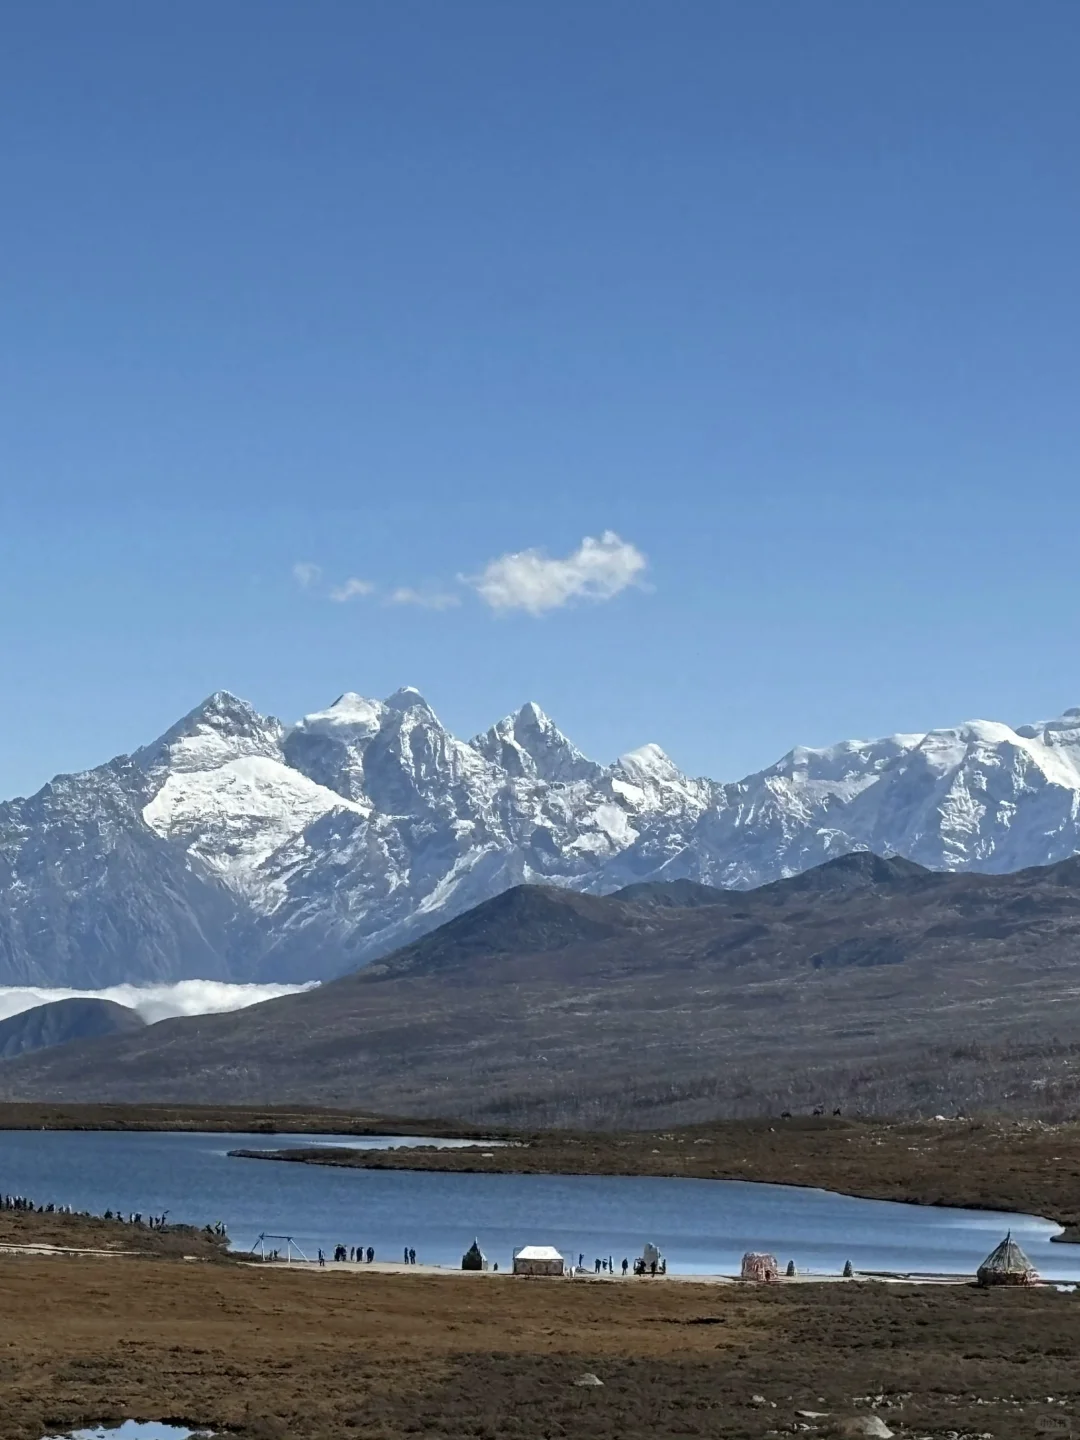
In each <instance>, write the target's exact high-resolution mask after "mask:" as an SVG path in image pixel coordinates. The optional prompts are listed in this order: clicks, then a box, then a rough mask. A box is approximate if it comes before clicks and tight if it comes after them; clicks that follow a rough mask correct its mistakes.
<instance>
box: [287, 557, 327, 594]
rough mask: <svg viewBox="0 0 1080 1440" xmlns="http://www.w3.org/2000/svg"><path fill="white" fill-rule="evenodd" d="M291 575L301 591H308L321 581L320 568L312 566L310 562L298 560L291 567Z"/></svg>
mask: <svg viewBox="0 0 1080 1440" xmlns="http://www.w3.org/2000/svg"><path fill="white" fill-rule="evenodd" d="M292 573H293V579H294V580H295V581H296V583H297V584H298V585H299V586H300V589H301V590H310V589H311V587H312V585H317V584H318V583H319V581H320V580H321V579H322V566H321V565H313V564H312V562H311V561H310V560H298V561H297V562H296V564H295V565H294V566H293V567H292Z"/></svg>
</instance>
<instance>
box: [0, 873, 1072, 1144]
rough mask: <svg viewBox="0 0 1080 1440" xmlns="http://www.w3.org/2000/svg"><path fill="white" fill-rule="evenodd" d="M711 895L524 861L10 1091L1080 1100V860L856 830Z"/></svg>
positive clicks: (852, 1106)
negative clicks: (511, 884) (884, 855)
mask: <svg viewBox="0 0 1080 1440" xmlns="http://www.w3.org/2000/svg"><path fill="white" fill-rule="evenodd" d="M679 894H680V892H679V891H676V892H674V896H675V898H678V895H679ZM685 898H686V899H687V900H689V901H690V902H691V903H689V904H681V905H680V904H662V903H658V896H657V892H656V890H655V888H653V887H650V889H649V891H648V892H646V893H645V894H644V895H643V894H642V892H641V891H640V890H639V889H637V888H636V887H635V889H633V890H631V891H629V892H627V893H623V894H617V895H614V896H610V897H605V898H601V897H598V896H589V895H581V894H577V893H574V892H569V891H565V890H559V889H549V888H543V887H536V886H520V887H518V888H516V889H514V890H511V891H508V892H506V893H505V894H503V895H500V896H498V897H496V898H495V899H493V900H490V901H486V902H485V903H484V904H482V905H479V906H477V907H476V908H475V909H473V910H471V911H469V912H467V913H466V914H464V915H461V916H458V917H457V918H456V919H454V920H452V921H450V922H449V923H447V924H446V925H443V926H441V927H440V928H439V929H438V930H436V931H434V932H433V933H432V934H430V935H428V936H425V937H424V938H423V939H421V940H419V941H417V942H416V943H415V944H413V945H410V946H407V947H405V948H404V949H401V950H399V951H397V952H395V953H394V954H393V955H391V956H389V957H387V959H386V960H384V961H382V962H376V963H375V964H373V965H370V966H368V967H366V968H365V969H364V970H362V971H360V972H358V973H357V974H355V975H351V976H348V977H346V978H344V979H342V980H338V981H335V982H334V983H332V984H328V985H324V986H322V987H321V988H320V989H317V990H312V991H309V992H307V993H305V994H302V995H297V996H290V997H288V998H285V999H281V1000H274V1001H271V1002H269V1003H267V1004H264V1005H259V1006H255V1007H253V1008H251V1009H249V1010H243V1011H239V1012H236V1013H233V1014H227V1015H212V1016H203V1017H200V1018H197V1019H185V1020H169V1021H164V1022H162V1023H160V1024H158V1025H155V1026H153V1027H152V1028H151V1029H150V1030H148V1031H146V1032H144V1033H142V1034H137V1035H130V1036H124V1037H121V1038H119V1039H115V1040H111V1041H103V1042H98V1043H96V1044H95V1045H94V1046H93V1047H92V1048H91V1047H85V1046H81V1045H71V1046H66V1047H65V1048H64V1049H63V1050H60V1051H52V1052H45V1053H42V1054H40V1055H36V1056H28V1057H26V1058H25V1059H22V1060H19V1061H16V1062H13V1063H12V1064H10V1065H6V1066H4V1067H3V1069H2V1071H0V1097H3V1098H9V1099H20V1098H21V1099H36V1100H46V1099H68V1100H74V1099H81V1100H102V1101H105V1100H112V1101H118V1100H128V1101H144V1102H149V1101H169V1102H180V1101H191V1102H196V1101H206V1100H214V1101H216V1102H221V1103H223V1102H225V1101H226V1100H227V1101H229V1102H236V1103H245V1102H260V1103H272V1102H288V1103H299V1102H305V1101H306V1102H313V1103H315V1102H317V1103H324V1104H339V1103H340V1104H362V1105H364V1106H367V1107H370V1108H372V1109H377V1110H381V1111H382V1112H384V1113H396V1114H431V1115H440V1114H441V1115H452V1114H456V1115H461V1116H466V1117H473V1118H479V1119H488V1120H491V1121H496V1120H502V1121H506V1122H508V1123H514V1122H529V1123H531V1122H534V1121H537V1122H540V1121H544V1122H575V1123H579V1124H592V1123H620V1124H629V1125H635V1124H641V1125H648V1124H653V1123H661V1124H662V1123H670V1122H671V1121H674V1120H677V1119H687V1120H693V1119H697V1118H703V1117H704V1116H706V1115H710V1114H714V1115H715V1114H751V1113H760V1112H761V1111H762V1110H766V1109H769V1108H772V1109H774V1110H780V1109H783V1108H785V1107H787V1106H791V1107H793V1108H794V1107H806V1106H811V1105H814V1104H822V1105H825V1106H826V1107H827V1108H828V1109H832V1108H833V1107H835V1106H840V1107H841V1108H843V1109H844V1110H845V1112H851V1111H854V1110H866V1111H875V1110H876V1111H897V1110H900V1111H914V1112H920V1111H921V1112H923V1113H927V1112H928V1113H930V1114H933V1113H936V1112H937V1111H939V1110H940V1111H946V1110H949V1109H954V1108H961V1107H963V1108H969V1107H979V1106H985V1107H993V1108H1001V1109H1005V1110H1012V1111H1014V1112H1020V1113H1024V1112H1037V1113H1044V1114H1046V1113H1056V1112H1060V1111H1061V1110H1062V1109H1063V1108H1064V1109H1069V1108H1072V1107H1073V1106H1075V1104H1076V1096H1077V1094H1078V1093H1080V1092H1078V1088H1077V1083H1076V1081H1075V1079H1074V1076H1075V1074H1076V1058H1077V1056H1078V1055H1080V1004H1078V1002H1077V998H1076V997H1077V979H1078V974H1080V860H1071V861H1066V862H1062V863H1061V864H1059V865H1056V866H1050V867H1046V868H1044V869H1037V870H1027V871H1023V872H1021V873H1019V874H1016V875H1008V876H990V875H974V874H967V875H942V874H936V873H931V872H928V871H925V870H922V869H920V868H919V867H918V866H917V865H913V864H911V863H910V862H907V861H903V860H882V859H879V858H878V857H875V856H872V855H865V854H861V855H850V856H845V857H843V858H841V859H839V860H835V861H832V862H830V863H829V864H828V865H825V866H823V867H821V868H820V869H818V870H816V871H814V872H812V873H811V874H809V875H802V876H797V877H795V878H793V879H790V880H784V881H779V882H777V883H775V884H773V885H768V886H765V887H763V888H761V889H759V890H755V891H750V892H733V891H715V892H713V899H712V901H711V903H704V904H703V903H700V902H701V901H702V900H703V899H705V900H708V899H709V897H708V896H702V894H701V893H700V891H697V890H695V891H693V892H690V893H688V894H686V896H685Z"/></svg>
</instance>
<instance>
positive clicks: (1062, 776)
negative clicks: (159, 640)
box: [0, 687, 1080, 987]
mask: <svg viewBox="0 0 1080 1440" xmlns="http://www.w3.org/2000/svg"><path fill="white" fill-rule="evenodd" d="M852 850H872V851H875V852H878V853H882V854H898V855H903V856H906V857H907V858H909V859H911V860H915V861H917V862H919V863H920V864H923V865H927V866H930V867H932V868H939V869H949V870H955V869H965V868H972V869H983V870H1011V869H1018V868H1021V867H1023V866H1026V865H1032V864H1042V863H1049V862H1051V861H1054V860H1058V859H1062V858H1065V857H1066V856H1069V855H1072V854H1074V853H1078V852H1080V710H1072V711H1066V712H1065V714H1064V715H1062V716H1060V717H1058V718H1056V719H1054V720H1048V721H1043V722H1040V723H1039V724H1036V725H1028V726H1021V727H1019V728H1016V729H1013V728H1011V727H1009V726H1008V725H1003V724H1000V723H998V722H991V721H971V722H968V723H967V724H965V725H961V726H957V727H954V728H950V729H943V730H935V731H931V732H929V733H927V734H917V735H910V734H901V735H892V736H888V737H886V738H884V739H881V740H864V741H845V742H843V743H841V744H838V745H834V746H831V747H828V748H821V749H807V748H803V747H798V748H796V749H794V750H792V751H790V752H789V753H788V754H787V755H786V756H784V757H783V759H781V760H780V761H778V762H777V763H776V764H775V765H773V766H770V767H769V768H768V769H766V770H763V771H760V772H759V773H757V774H755V775H750V776H747V777H746V778H745V779H743V780H740V781H737V782H735V783H731V784H726V785H724V784H719V783H717V782H715V781H712V780H705V779H693V778H691V777H688V776H686V775H684V774H683V773H682V772H681V771H680V770H679V769H678V767H677V766H676V765H675V764H674V763H673V762H672V761H671V760H670V759H669V758H668V757H667V756H666V755H665V754H664V752H663V751H662V750H661V749H660V748H659V747H658V746H656V745H653V744H647V745H644V746H642V747H641V748H640V749H637V750H632V751H630V752H628V753H627V754H625V755H623V756H622V757H620V759H618V760H617V761H616V762H615V763H614V764H611V765H602V764H599V763H598V762H596V761H594V760H591V759H589V758H588V757H587V756H585V755H584V754H582V752H581V751H580V750H578V749H577V748H576V746H574V745H573V744H572V742H571V741H570V740H569V739H567V737H566V736H565V735H564V734H563V733H562V732H561V731H560V730H559V729H558V727H557V726H556V725H555V723H554V722H553V721H552V720H551V719H550V718H549V717H548V716H547V715H545V713H544V712H543V710H541V709H540V707H539V706H538V705H536V704H533V703H529V704H527V705H524V706H523V707H522V708H521V709H520V710H519V711H517V712H516V713H515V714H512V715H508V716H506V717H505V718H504V719H502V720H499V721H498V722H496V724H494V725H493V726H492V727H491V728H490V729H489V730H487V731H485V732H484V733H483V734H481V735H478V736H476V737H475V738H474V739H473V740H472V741H470V742H468V743H466V742H464V741H461V740H459V739H457V738H456V737H455V736H454V735H452V734H451V733H450V732H449V731H448V730H447V729H446V728H445V727H444V726H443V725H442V723H441V722H440V721H439V719H438V717H437V716H436V714H435V713H434V711H433V710H432V708H431V707H430V705H428V703H427V701H426V700H425V699H424V698H423V696H422V695H421V694H420V693H419V692H418V691H416V690H414V689H412V688H411V687H406V688H405V689H402V690H399V691H397V692H396V693H395V694H393V695H391V696H389V697H387V698H386V699H385V700H371V699H367V698H365V697H363V696H361V695H359V694H356V693H354V692H351V691H350V692H346V693H345V694H343V695H341V696H340V697H339V698H338V699H337V700H336V701H334V703H333V704H332V705H330V706H328V707H327V708H326V709H322V710H316V711H314V712H312V713H311V714H309V715H307V716H305V717H304V718H303V719H301V720H299V721H298V722H297V723H296V724H294V725H291V726H285V725H283V724H281V722H280V721H278V720H276V719H274V718H272V717H268V716H263V715H260V714H259V713H258V712H257V711H256V710H255V709H254V708H253V707H252V706H250V705H249V704H248V703H247V702H245V701H243V700H240V699H238V698H237V697H235V696H233V695H230V694H228V693H227V692H225V691H221V692H218V693H217V694H215V695H213V696H211V697H210V698H209V699H208V700H207V701H205V702H204V704H202V705H201V706H199V707H197V708H196V709H195V710H193V711H192V712H191V714H189V715H187V716H185V717H184V718H183V719H182V720H181V721H179V722H178V723H177V724H176V725H174V726H173V727H172V728H171V729H170V730H168V731H167V732H166V733H165V734H164V735H163V736H161V737H160V739H158V740H157V741H155V742H153V743H152V744H151V745H148V746H146V747H145V748H144V749H142V750H140V751H138V752H136V754H135V755H133V756H131V757H130V758H121V759H119V760H114V761H111V762H109V764H107V765H104V766H101V767H100V768H99V769H97V770H94V771H89V772H87V773H86V774H84V775H77V776H59V777H57V779H56V780H55V781H53V782H52V783H51V784H50V785H48V786H46V787H45V788H44V789H43V790H42V791H40V792H39V793H38V794H37V795H36V796H32V797H30V798H29V799H27V800H16V801H11V802H8V803H7V804H6V805H2V806H0V983H7V984H42V983H48V984H65V985H77V986H81V987H87V986H100V985H105V984H115V983H121V982H131V981H135V982H142V983H160V982H171V981H175V980H182V979H185V978H191V977H195V976H199V977H201V978H207V979H213V980H223V981H257V980H274V981H279V980H280V981H285V980H292V981H295V980H300V981H304V980H309V979H318V978H325V977H327V976H329V975H332V974H334V973H338V972H340V971H341V970H344V969H348V968H351V967H353V966H356V965H359V964H361V963H363V962H364V961H365V960H367V959H370V958H372V957H373V956H375V955H377V954H380V953H384V952H385V951H387V950H389V949H391V948H392V947H393V946H394V945H397V944H400V943H403V942H404V941H406V940H408V939H410V938H412V937H413V936H414V935H416V934H417V933H419V932H420V931H421V930H424V929H430V928H431V927H432V926H434V925H436V924H439V923H441V922H442V921H443V920H445V919H448V918H450V917H451V916H452V915H454V914H456V913H459V912H460V911H462V910H464V909H466V908H468V907H469V906H471V905H474V904H476V903H478V902H479V901H481V900H484V899H487V898H489V897H490V896H492V895H494V894H497V893H498V892H499V891H500V890H503V889H505V888H507V887H508V886H510V885H514V884H517V883H520V882H523V881H542V882H545V883H553V884H560V885H567V886H572V887H575V888H577V889H582V890H589V891H593V892H596V893H604V892H608V891H611V890H614V889H617V888H619V887H621V886H623V885H626V884H629V883H632V882H634V881H640V880H647V879H652V878H659V879H675V878H681V877H687V878H692V879H697V880H702V881H706V882H708V883H713V884H721V885H728V886H741V887H745V886H752V885H757V884H761V883H764V882H766V881H769V880H773V879H777V878H779V877H781V876H783V875H788V874H793V873H795V872H797V871H799V870H802V869H805V868H808V867H809V866H812V865H816V864H819V863H821V862H822V861H824V860H828V859H830V858H833V857H834V856H836V855H840V854H844V853H847V852H849V851H852Z"/></svg>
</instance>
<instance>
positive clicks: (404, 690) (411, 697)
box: [383, 685, 431, 711]
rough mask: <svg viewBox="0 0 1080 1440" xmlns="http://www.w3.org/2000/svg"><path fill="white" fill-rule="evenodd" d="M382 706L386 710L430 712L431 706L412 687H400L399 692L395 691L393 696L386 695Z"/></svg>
mask: <svg viewBox="0 0 1080 1440" xmlns="http://www.w3.org/2000/svg"><path fill="white" fill-rule="evenodd" d="M383 704H384V705H385V706H386V708H387V709H388V710H427V711H431V706H430V705H429V704H428V703H427V701H426V700H425V699H424V697H423V695H421V694H420V691H419V690H417V689H416V687H415V686H414V685H402V687H401V689H400V690H395V691H394V693H393V695H388V696H387V697H386V699H385V700H384V701H383Z"/></svg>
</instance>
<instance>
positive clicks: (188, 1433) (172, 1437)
mask: <svg viewBox="0 0 1080 1440" xmlns="http://www.w3.org/2000/svg"><path fill="white" fill-rule="evenodd" d="M211 1434H212V1432H211V1431H209V1430H189V1429H188V1427H187V1426H186V1425H165V1424H164V1423H162V1422H161V1421H159V1420H125V1421H124V1422H123V1424H122V1425H91V1426H90V1427H89V1428H87V1429H85V1430H69V1431H68V1433H67V1434H66V1435H46V1437H45V1440H209V1436H210V1435H211Z"/></svg>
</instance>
